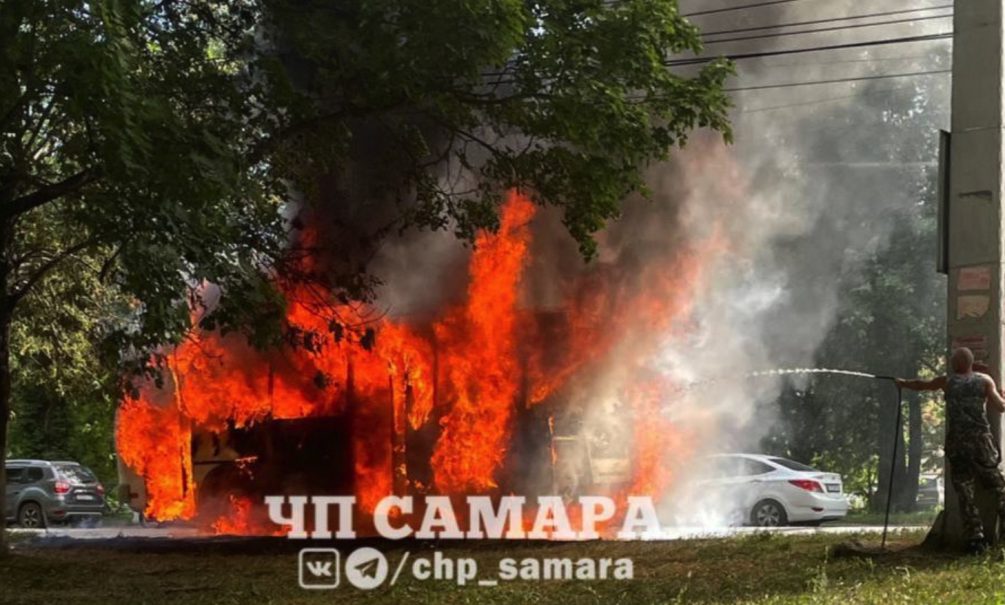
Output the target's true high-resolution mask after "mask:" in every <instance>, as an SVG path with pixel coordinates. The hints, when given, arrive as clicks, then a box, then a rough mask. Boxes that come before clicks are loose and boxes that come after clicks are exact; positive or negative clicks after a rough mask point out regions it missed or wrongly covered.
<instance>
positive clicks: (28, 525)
mask: <svg viewBox="0 0 1005 605" xmlns="http://www.w3.org/2000/svg"><path fill="white" fill-rule="evenodd" d="M17 524H18V525H20V526H21V527H23V528H25V529H43V528H45V514H43V513H42V507H41V506H39V505H38V504H35V503H34V502H25V503H24V504H22V505H21V510H19V511H18V513H17Z"/></svg>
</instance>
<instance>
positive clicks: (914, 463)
mask: <svg viewBox="0 0 1005 605" xmlns="http://www.w3.org/2000/svg"><path fill="white" fill-rule="evenodd" d="M907 406H908V411H909V412H908V418H907V423H908V424H907V431H908V434H909V435H910V439H911V441H910V445H908V448H907V477H905V482H906V483H905V485H904V491H903V499H902V500H901V506H902V508H903V509H904V510H907V511H913V510H914V508H915V505H916V504H917V501H918V486H919V485H920V483H921V455H922V445H923V444H922V436H921V397H919V396H918V395H916V394H912V395H911V396H910V397H909V398H908V402H907Z"/></svg>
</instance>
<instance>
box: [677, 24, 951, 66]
mask: <svg viewBox="0 0 1005 605" xmlns="http://www.w3.org/2000/svg"><path fill="white" fill-rule="evenodd" d="M952 37H953V32H942V33H938V34H926V35H922V36H906V37H902V38H884V39H881V40H866V41H863V42H848V43H845V44H828V45H826V46H811V47H807V48H789V49H781V50H767V51H760V52H750V53H734V54H727V55H717V56H714V57H693V58H689V59H668V60H667V61H664V62H663V63H664V65H666V66H668V67H680V66H685V65H701V64H703V63H710V62H712V61H715V60H717V59H720V58H725V59H729V60H731V61H743V60H745V59H761V58H764V57H780V56H784V55H799V54H804V53H815V52H821V51H825V50H847V49H852V48H869V47H873V46H887V45H890V44H907V43H910V42H930V41H933V40H945V39H949V38H952Z"/></svg>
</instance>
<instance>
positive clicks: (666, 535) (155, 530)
mask: <svg viewBox="0 0 1005 605" xmlns="http://www.w3.org/2000/svg"><path fill="white" fill-rule="evenodd" d="M924 529H927V528H926V527H923V526H892V527H890V531H891V532H897V531H918V530H924ZM10 531H11V533H13V534H14V535H17V536H30V537H31V538H33V539H32V542H36V543H37V542H44V540H45V539H46V538H56V539H59V540H58V541H60V542H65V541H66V540H65V539H67V538H69V539H73V540H113V539H115V538H163V539H168V538H172V539H178V538H183V539H199V538H207V539H209V538H214V537H218V536H211V535H207V534H201V533H200V532H199V531H198V530H196V529H193V528H187V527H141V526H125V527H99V528H64V527H55V528H50V529H19V528H10ZM759 532H769V533H774V534H783V535H812V534H818V533H819V534H839V535H840V534H863V533H864V534H868V533H882V532H883V526H882V525H840V526H824V527H774V528H760V527H723V528H711V529H710V528H705V527H675V528H668V529H666V530H664V532H663V533H662V534H661V535H654V536H652V537H650V538H648V539H651V540H696V539H708V538H728V537H734V536H744V535H750V534H754V533H759Z"/></svg>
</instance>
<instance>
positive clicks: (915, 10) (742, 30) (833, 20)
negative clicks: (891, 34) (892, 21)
mask: <svg viewBox="0 0 1005 605" xmlns="http://www.w3.org/2000/svg"><path fill="white" fill-rule="evenodd" d="M952 8H953V5H952V4H944V5H942V6H930V7H928V8H910V9H906V10H898V11H885V12H882V13H869V14H867V15H854V16H850V17H832V18H830V19H814V20H812V21H794V22H792V23H778V24H776V25H762V26H759V27H740V28H737V29H724V30H719V31H714V32H702V35H703V36H720V35H724V34H745V33H748V32H756V31H763V30H766V29H782V28H785V27H799V26H802V25H822V24H824V23H840V22H842V21H856V20H858V19H875V18H877V17H892V16H894V15H906V14H911V13H922V12H928V11H934V10H942V9H952Z"/></svg>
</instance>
